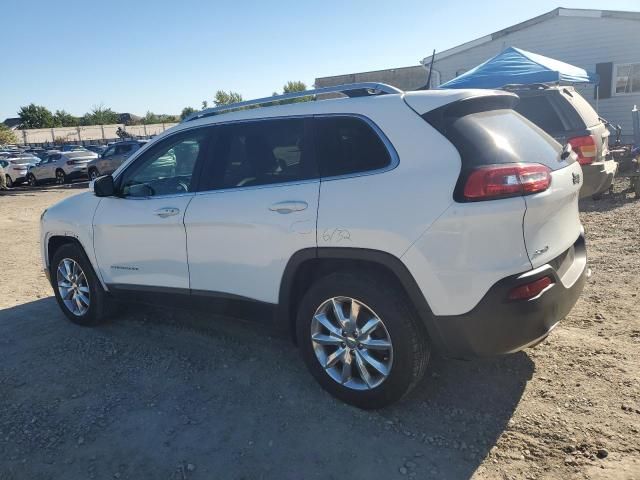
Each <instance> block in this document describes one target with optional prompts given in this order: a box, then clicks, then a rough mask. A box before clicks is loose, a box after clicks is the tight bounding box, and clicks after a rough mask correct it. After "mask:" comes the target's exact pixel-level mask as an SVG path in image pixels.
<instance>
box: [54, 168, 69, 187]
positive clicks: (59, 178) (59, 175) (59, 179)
mask: <svg viewBox="0 0 640 480" xmlns="http://www.w3.org/2000/svg"><path fill="white" fill-rule="evenodd" d="M56 183H57V184H58V185H64V184H65V183H67V175H66V174H65V173H64V170H56Z"/></svg>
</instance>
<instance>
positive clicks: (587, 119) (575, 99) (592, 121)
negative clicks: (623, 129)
mask: <svg viewBox="0 0 640 480" xmlns="http://www.w3.org/2000/svg"><path fill="white" fill-rule="evenodd" d="M563 97H564V98H565V99H566V100H567V101H568V102H569V103H570V104H571V105H572V106H573V108H575V109H576V110H577V111H578V114H579V115H580V117H582V120H583V121H584V123H585V125H586V126H587V127H593V126H594V125H597V124H598V123H600V118H598V114H597V112H596V111H595V109H594V108H593V107H592V106H591V104H590V103H589V102H587V100H586V99H585V98H584V97H583V96H582V95H580V94H579V93H578V92H576V91H575V90H573V91H568V90H566V91H565V94H564V95H563Z"/></svg>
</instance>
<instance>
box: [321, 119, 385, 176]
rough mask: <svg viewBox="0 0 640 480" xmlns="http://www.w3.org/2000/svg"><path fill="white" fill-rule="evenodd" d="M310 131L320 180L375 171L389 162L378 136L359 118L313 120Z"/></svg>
mask: <svg viewBox="0 0 640 480" xmlns="http://www.w3.org/2000/svg"><path fill="white" fill-rule="evenodd" d="M314 129H315V132H314V133H315V139H316V151H317V155H318V166H319V167H320V174H321V175H322V176H323V177H333V176H336V175H347V174H352V173H360V172H367V171H371V170H378V169H380V168H384V167H387V166H388V165H389V164H390V163H391V156H390V155H389V151H388V150H387V148H386V146H385V145H384V143H383V142H382V140H381V139H380V137H379V136H378V134H377V133H376V132H375V131H374V130H373V128H372V127H371V126H369V124H368V123H367V122H365V121H364V120H362V119H360V118H356V117H340V116H335V117H319V118H316V119H315V120H314Z"/></svg>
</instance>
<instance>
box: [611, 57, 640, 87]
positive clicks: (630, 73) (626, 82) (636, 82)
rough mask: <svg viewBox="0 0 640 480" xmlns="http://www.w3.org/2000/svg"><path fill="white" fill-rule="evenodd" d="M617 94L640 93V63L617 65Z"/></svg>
mask: <svg viewBox="0 0 640 480" xmlns="http://www.w3.org/2000/svg"><path fill="white" fill-rule="evenodd" d="M615 74H616V75H615V78H616V86H615V88H616V90H615V93H616V95H625V94H629V93H640V63H624V64H620V65H616V72H615Z"/></svg>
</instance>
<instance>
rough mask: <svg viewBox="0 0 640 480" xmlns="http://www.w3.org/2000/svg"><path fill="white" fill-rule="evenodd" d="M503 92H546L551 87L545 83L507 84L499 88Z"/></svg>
mask: <svg viewBox="0 0 640 480" xmlns="http://www.w3.org/2000/svg"><path fill="white" fill-rule="evenodd" d="M500 88H501V89H503V90H547V89H549V88H551V85H547V84H546V83H508V84H506V85H503V86H502V87H500Z"/></svg>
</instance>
